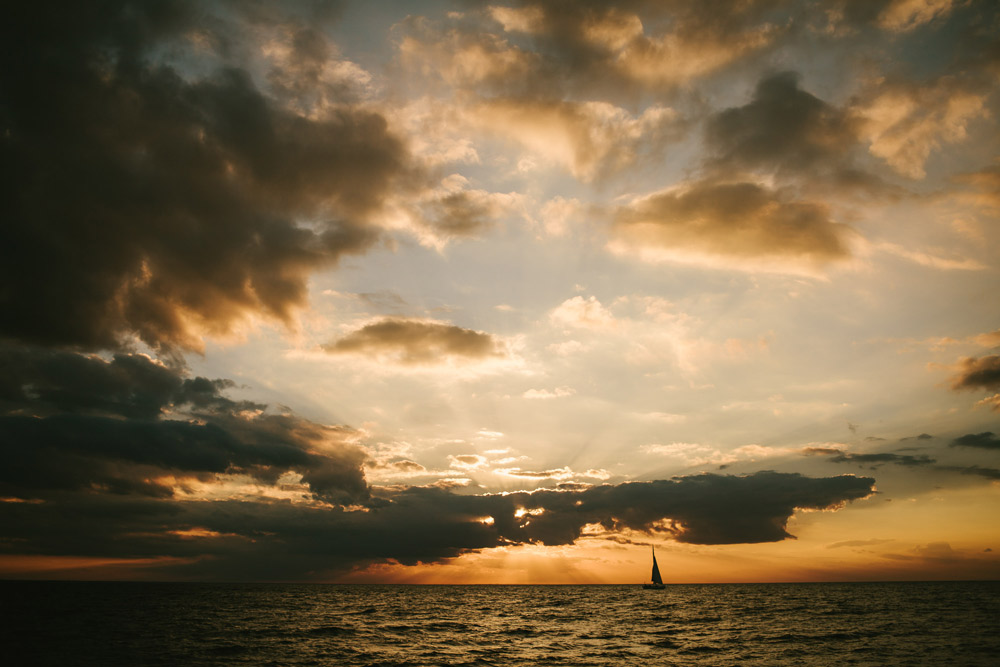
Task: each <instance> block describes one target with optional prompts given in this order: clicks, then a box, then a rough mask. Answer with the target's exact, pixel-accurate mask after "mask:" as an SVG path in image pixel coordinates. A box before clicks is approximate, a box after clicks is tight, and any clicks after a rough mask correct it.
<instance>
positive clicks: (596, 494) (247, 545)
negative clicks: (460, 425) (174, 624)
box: [0, 472, 874, 580]
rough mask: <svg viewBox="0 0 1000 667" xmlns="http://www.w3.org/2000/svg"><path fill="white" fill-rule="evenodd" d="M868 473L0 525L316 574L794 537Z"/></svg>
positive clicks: (713, 478) (218, 565)
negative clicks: (601, 535)
mask: <svg viewBox="0 0 1000 667" xmlns="http://www.w3.org/2000/svg"><path fill="white" fill-rule="evenodd" d="M873 482H874V480H872V479H869V478H863V477H854V476H850V475H845V476H839V477H829V478H808V477H803V476H801V475H795V474H783V473H773V472H761V473H756V474H754V475H748V476H743V477H733V476H719V475H698V476H694V477H680V478H675V479H672V480H662V481H655V482H632V483H626V484H619V485H616V486H608V485H604V486H592V487H585V488H581V487H580V486H579V485H574V486H573V488H572V490H564V491H535V492H531V493H528V492H520V493H509V494H498V495H459V494H456V493H452V492H450V491H448V490H445V489H440V488H434V487H408V488H402V489H384V490H380V491H378V492H377V494H376V496H375V497H373V498H372V499H371V500H370V501H366V503H365V504H364V505H359V506H357V507H343V508H341V507H330V506H324V507H318V506H311V505H304V504H299V503H290V502H263V501H233V500H225V499H221V500H216V501H213V502H200V501H191V500H176V499H155V498H148V497H142V496H136V495H122V494H119V495H114V494H109V493H75V494H72V495H69V496H54V495H53V496H49V497H48V498H47V502H45V503H35V504H32V503H5V504H4V506H3V508H2V509H3V512H2V513H0V529H2V531H3V535H4V536H5V537H6V538H7V539H8V541H7V542H6V544H7V545H11V544H16V545H18V546H17V550H18V551H17V552H18V553H28V552H30V553H33V554H38V555H65V554H73V555H76V556H87V557H116V556H120V555H121V554H129V555H130V556H131V557H136V558H144V557H152V556H171V557H174V558H182V559H185V560H184V562H183V564H176V565H166V566H164V567H163V568H161V569H160V571H159V572H157V573H155V574H159V575H161V576H167V577H170V578H182V579H185V578H186V579H199V578H201V579H204V578H210V579H222V580H233V579H237V580H253V579H263V580H275V579H280V580H289V579H300V580H301V579H319V580H322V579H325V578H328V577H331V576H336V573H337V572H344V571H347V570H349V569H350V568H352V567H357V566H362V565H365V564H369V563H376V562H386V561H396V562H399V563H403V564H407V565H412V564H416V563H419V562H425V563H426V562H436V561H440V560H443V559H447V558H452V557H455V556H458V555H460V554H461V553H463V552H467V551H473V550H481V549H489V548H494V547H498V546H510V545H514V544H528V543H534V544H546V545H559V544H570V543H572V542H574V541H575V540H577V539H579V538H580V537H581V536H582V535H583V530H584V527H585V526H586V525H588V524H600V525H601V526H603V527H604V528H605V529H606V530H612V531H620V530H642V531H657V532H666V533H669V534H672V535H673V537H674V539H677V540H679V541H682V542H688V543H692V544H734V543H754V542H774V541H780V540H783V539H787V538H789V537H791V536H790V535H789V534H788V532H787V531H786V529H785V526H786V523H787V521H788V518H789V517H790V516H791V515H792V514H793V513H794V512H795V510H796V509H836V508H839V507H841V506H842V505H843V504H845V503H847V502H850V501H853V500H859V499H862V498H865V497H867V496H868V495H870V494H871V493H872V490H873ZM488 519H492V522H490V521H488ZM5 548H6V549H7V550H8V552H9V551H10V547H9V546H8V547H5ZM145 574H146V575H147V576H148V575H150V574H152V573H151V571H147V572H146V573H145ZM154 576H155V575H154Z"/></svg>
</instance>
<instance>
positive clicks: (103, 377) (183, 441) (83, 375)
mask: <svg viewBox="0 0 1000 667" xmlns="http://www.w3.org/2000/svg"><path fill="white" fill-rule="evenodd" d="M2 358H3V360H4V366H5V368H6V369H7V371H6V372H5V379H4V382H3V385H2V390H0V391H2V396H0V458H2V460H3V465H2V466H0V495H4V496H14V497H25V498H47V497H49V496H50V495H51V494H54V493H58V492H83V493H87V492H96V491H99V492H105V493H113V494H125V495H132V494H138V495H143V496H151V497H157V498H170V497H173V496H174V495H176V494H177V493H178V492H179V491H180V490H183V489H184V488H185V487H186V486H188V485H190V484H195V483H196V482H199V481H200V482H205V483H210V482H213V480H215V481H218V480H219V478H220V476H223V475H245V476H249V477H250V478H252V479H254V480H256V481H258V482H260V483H262V484H265V485H272V486H273V485H276V484H277V483H278V480H279V478H281V477H282V476H283V475H285V474H286V473H295V474H296V475H297V476H298V478H300V479H301V482H302V484H304V485H307V486H304V487H302V491H303V492H304V493H306V494H307V495H308V492H311V494H312V495H314V496H315V497H317V498H322V499H324V500H329V501H334V502H337V501H341V502H347V501H354V500H359V499H363V498H366V497H367V495H368V486H367V483H366V482H365V478H364V472H363V470H362V463H363V462H364V460H365V454H364V452H363V451H362V450H361V449H360V448H358V447H357V446H356V445H354V444H353V439H354V436H355V434H354V432H353V431H352V430H351V429H346V428H344V427H330V426H324V425H321V424H316V423H314V422H310V421H308V420H306V419H303V418H301V417H298V416H296V415H293V414H288V413H284V414H274V413H270V412H268V410H267V406H266V405H263V404H258V403H253V402H250V401H234V400H232V399H229V398H227V397H226V396H225V395H224V394H223V393H222V392H223V390H225V389H227V388H229V387H231V386H232V383H231V382H227V381H224V380H209V379H206V378H202V377H195V378H191V377H186V374H185V373H184V372H183V370H181V369H177V368H169V367H166V366H163V365H162V364H159V363H157V362H154V361H152V360H151V359H149V358H147V357H145V356H142V355H137V354H131V355H129V354H118V355H116V356H115V357H114V358H112V359H111V360H105V359H103V358H100V357H96V356H86V355H81V354H76V353H71V352H53V351H47V350H39V349H37V348H26V347H13V346H6V347H5V348H3V349H2Z"/></svg>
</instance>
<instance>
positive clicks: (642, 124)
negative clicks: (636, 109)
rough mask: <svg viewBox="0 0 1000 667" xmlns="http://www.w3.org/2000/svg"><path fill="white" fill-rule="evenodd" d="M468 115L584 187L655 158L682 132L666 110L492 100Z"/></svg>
mask: <svg viewBox="0 0 1000 667" xmlns="http://www.w3.org/2000/svg"><path fill="white" fill-rule="evenodd" d="M469 113H470V120H472V121H473V122H474V123H475V124H478V125H481V126H483V127H486V128H489V129H490V130H491V131H494V132H500V133H502V134H506V135H508V136H510V137H512V138H514V139H516V140H517V141H519V142H520V143H522V144H523V145H524V146H525V147H526V148H528V149H529V150H531V151H533V152H535V153H538V154H540V155H542V156H543V157H545V158H547V159H549V160H551V161H552V162H555V163H556V164H559V165H561V166H563V167H565V168H566V169H568V170H569V171H570V173H572V174H573V176H575V177H576V178H577V179H579V180H580V181H583V182H585V183H589V182H591V181H594V180H595V179H596V178H598V177H599V176H606V175H610V174H614V173H616V172H619V171H621V170H623V169H625V168H626V167H629V166H631V165H632V164H634V163H635V162H637V161H638V160H640V159H641V158H642V157H643V156H646V157H650V156H655V155H659V154H660V153H661V152H662V150H663V149H664V147H665V146H666V144H667V143H669V142H670V141H674V140H676V139H678V138H679V136H680V131H681V129H682V128H683V126H684V125H683V123H682V122H681V121H680V120H679V118H678V115H677V113H676V112H675V111H673V110H672V109H669V108H665V107H659V106H650V107H648V108H647V109H646V110H645V111H643V112H642V114H641V115H639V116H632V115H630V114H629V113H628V112H627V111H626V110H625V109H622V108H620V107H616V106H614V105H612V104H609V103H607V102H597V101H589V102H571V101H562V100H558V101H556V100H537V99H513V98H503V99H492V100H489V101H486V102H482V103H480V104H478V105H476V106H474V107H473V108H472V109H471V110H470V111H469Z"/></svg>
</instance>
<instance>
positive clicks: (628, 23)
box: [490, 0, 782, 91]
mask: <svg viewBox="0 0 1000 667" xmlns="http://www.w3.org/2000/svg"><path fill="white" fill-rule="evenodd" d="M517 4H519V5H520V7H513V8H512V7H493V8H491V10H490V15H491V17H492V18H493V19H494V20H495V21H497V22H498V23H500V24H501V25H502V27H503V29H504V30H505V32H506V33H507V34H510V35H512V36H519V35H528V36H530V37H531V38H532V40H534V45H535V51H533V52H532V53H533V54H534V55H536V57H535V59H534V62H533V65H534V68H533V70H534V71H535V72H537V74H536V76H539V77H540V78H541V77H545V78H546V79H552V80H553V82H554V83H556V84H557V85H559V84H561V85H563V86H566V87H571V88H574V89H582V90H593V89H599V88H600V87H601V86H604V87H605V88H607V87H609V86H613V85H615V84H616V82H618V83H617V85H619V86H621V85H622V84H626V86H631V87H638V88H640V89H645V90H649V91H658V90H662V89H663V88H670V87H675V86H679V85H681V84H684V83H687V82H689V81H691V80H692V79H696V78H699V77H703V76H706V75H709V74H712V73H714V72H716V71H718V70H720V69H722V68H724V67H726V66H728V65H730V64H732V63H734V62H736V61H737V60H740V59H746V58H748V57H751V56H752V55H754V54H756V53H761V52H763V51H764V50H765V49H767V48H768V47H770V46H771V45H772V44H773V43H774V41H775V39H776V38H777V36H778V35H780V34H781V32H782V30H781V29H780V28H779V27H778V26H776V25H774V24H772V23H770V22H768V20H767V16H766V14H767V12H768V10H769V9H770V8H771V7H770V4H771V3H769V2H744V3H741V4H739V5H737V6H734V5H732V4H726V5H725V6H724V7H722V6H718V5H717V4H716V3H687V2H629V3H610V2H588V3H582V4H578V5H574V6H573V7H572V8H567V6H566V4H565V3H564V2H561V1H560V0H541V1H539V0H534V1H528V2H522V3H517ZM647 26H649V27H652V31H647Z"/></svg>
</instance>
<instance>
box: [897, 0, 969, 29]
mask: <svg viewBox="0 0 1000 667" xmlns="http://www.w3.org/2000/svg"><path fill="white" fill-rule="evenodd" d="M953 5H954V0H892V2H890V3H889V4H888V5H887V6H886V7H885V9H883V10H882V11H881V13H879V15H878V25H879V27H881V28H883V29H885V30H888V31H890V32H909V31H911V30H914V29H915V28H917V27H919V26H921V25H924V24H925V23H929V22H930V21H932V20H934V19H936V18H943V17H945V16H947V15H948V13H949V12H950V11H951V9H952V6H953Z"/></svg>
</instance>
